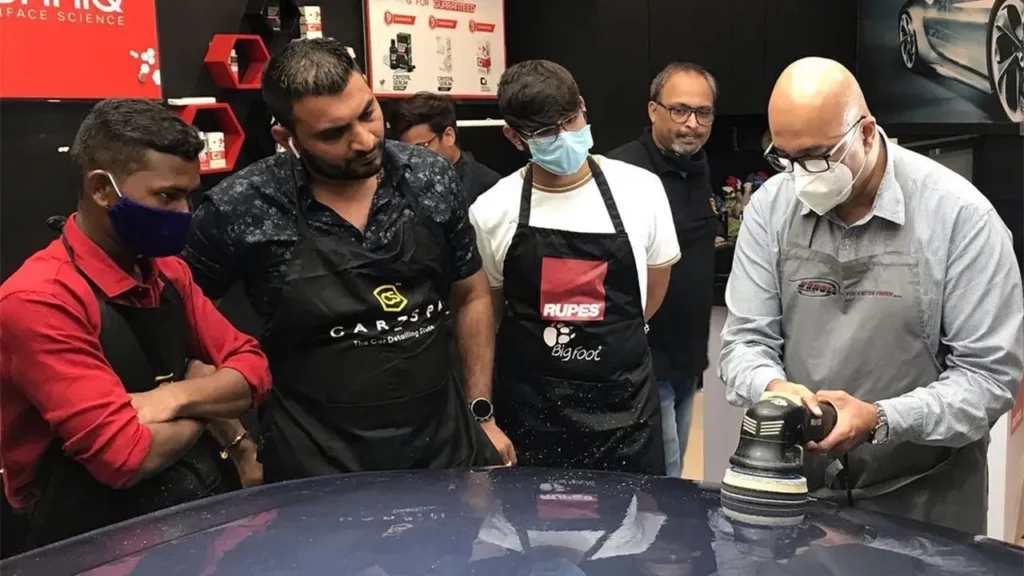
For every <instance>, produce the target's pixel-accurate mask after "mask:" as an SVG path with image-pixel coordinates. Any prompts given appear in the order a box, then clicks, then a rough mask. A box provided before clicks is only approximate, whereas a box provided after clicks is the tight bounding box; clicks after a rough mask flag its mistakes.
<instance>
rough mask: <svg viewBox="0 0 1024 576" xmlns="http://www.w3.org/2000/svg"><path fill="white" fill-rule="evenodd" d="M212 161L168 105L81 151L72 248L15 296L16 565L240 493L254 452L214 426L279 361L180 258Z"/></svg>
mask: <svg viewBox="0 0 1024 576" xmlns="http://www.w3.org/2000/svg"><path fill="white" fill-rule="evenodd" d="M117 126H132V127H133V128H132V132H131V133H130V134H120V133H117V132H116V128H114V129H113V130H114V131H112V128H111V127H117ZM157 148H159V152H158V151H156V149H157ZM201 149H202V143H201V141H200V139H199V137H198V135H197V134H196V133H195V130H194V129H193V128H191V127H190V126H188V125H187V124H185V123H184V122H182V121H181V120H180V119H178V118H177V117H176V116H175V115H174V114H173V113H172V112H170V111H167V110H165V109H163V108H162V107H161V106H160V105H159V104H156V103H152V102H148V101H141V100H122V101H116V100H115V101H104V102H101V103H100V104H98V105H97V106H96V107H95V108H94V109H93V111H92V112H91V113H90V114H89V116H88V117H87V118H86V120H85V121H84V122H83V124H82V128H81V130H80V132H79V135H78V137H77V138H76V141H75V145H74V147H73V148H72V155H73V156H74V158H75V161H76V164H77V165H78V167H79V168H80V169H82V170H83V183H84V191H83V193H82V194H81V196H80V199H79V205H78V212H77V213H76V214H75V215H73V216H72V217H71V218H70V219H68V220H67V221H66V223H65V220H64V219H63V218H55V219H51V221H50V222H48V223H50V225H51V226H52V227H54V228H55V229H57V230H59V231H60V232H61V236H60V238H59V239H58V240H56V241H54V242H53V243H52V244H51V245H50V246H49V247H47V248H45V249H44V250H42V251H40V252H37V253H36V254H35V255H33V256H32V257H31V258H30V259H29V260H28V261H27V262H26V263H25V264H24V265H23V266H22V267H21V268H20V269H19V270H18V271H17V272H15V273H14V274H13V275H12V276H11V278H9V279H8V280H7V281H6V282H5V283H4V284H3V286H2V288H0V318H2V320H3V326H4V329H3V332H2V334H0V342H2V345H3V346H2V347H3V356H4V363H3V368H2V370H0V385H2V388H3V394H4V403H5V404H4V412H3V415H2V428H3V430H2V431H3V435H4V444H3V447H2V450H3V461H4V465H5V466H4V484H5V486H4V488H5V492H6V495H7V496H8V497H9V498H10V500H11V503H12V504H14V505H15V507H16V508H15V510H14V512H13V513H14V514H15V515H17V516H18V517H19V518H18V520H19V521H20V525H21V527H22V529H23V533H22V534H20V535H19V536H18V537H17V539H16V540H17V541H16V543H15V544H14V546H15V550H4V553H5V555H6V554H10V553H11V552H14V551H17V550H22V551H23V550H30V549H33V548H37V547H40V546H44V545H46V544H50V543H53V542H56V541H59V540H63V539H65V538H69V537H72V536H75V535H78V534H82V533H84V532H88V531H90V530H94V529H97V528H101V527H104V526H107V525H110V524H113V523H116V522H120V521H123V520H127V519H129V518H133V517H136V516H140V515H143V514H147V513H149V512H153V511H156V510H160V509H163V508H167V507H170V506H175V505H177V504H182V503H185V502H190V501H193V500H197V499H199V498H203V497H206V496H210V495H213V494H219V493H223V492H226V491H228V490H233V489H236V488H239V487H240V485H241V484H240V479H239V473H238V471H236V468H235V458H234V455H233V454H232V453H233V452H234V450H235V449H236V448H237V446H238V444H239V443H240V442H241V441H242V439H243V438H244V437H239V438H238V439H237V440H235V439H233V438H228V439H226V440H225V439H221V440H220V441H218V437H217V436H218V435H217V434H215V433H213V432H210V431H207V427H206V423H205V422H204V420H205V419H210V418H226V417H237V416H239V415H241V413H242V412H243V411H245V410H246V409H247V408H248V407H249V406H250V405H251V404H252V403H253V400H254V399H257V400H258V398H259V396H258V395H259V394H261V393H263V392H265V391H266V389H267V388H269V385H270V379H269V370H268V367H267V362H266V358H265V357H264V356H263V355H262V353H260V352H259V350H258V348H257V345H256V342H255V340H253V339H252V338H249V337H247V336H244V335H242V334H240V333H238V332H237V331H235V330H234V329H233V328H232V327H231V325H230V324H229V323H228V322H227V321H226V320H225V319H224V318H223V317H222V316H220V315H219V314H218V313H217V312H216V308H214V306H213V304H212V303H211V302H210V301H209V300H207V299H205V297H204V296H203V295H202V293H201V292H200V291H199V289H198V287H196V286H195V284H194V283H192V282H191V278H190V277H189V275H188V269H187V267H186V266H185V264H184V263H183V262H182V261H181V260H179V259H177V258H174V257H167V256H170V255H172V254H176V253H177V252H179V251H180V250H181V249H182V247H183V245H184V242H185V239H186V238H187V233H188V225H189V213H188V203H187V195H188V193H189V192H190V191H191V190H192V189H194V188H195V187H198V185H199V169H198V166H199V165H198V155H199V152H200V150H201ZM111 152H116V154H117V155H115V156H114V157H115V158H120V159H122V162H123V164H117V163H114V164H113V165H111V164H108V162H109V160H108V158H109V157H108V156H106V155H105V154H107V153H111ZM119 181H120V183H118V182H119ZM196 360H199V361H201V362H196ZM210 364H212V365H214V366H216V367H220V369H216V368H212V371H213V373H212V374H206V371H205V370H203V372H204V374H205V375H202V376H200V375H198V374H196V371H197V370H198V367H201V366H206V365H210ZM250 382H251V384H250ZM229 458H230V459H229ZM7 526H9V524H7V523H6V522H5V529H6V527H7Z"/></svg>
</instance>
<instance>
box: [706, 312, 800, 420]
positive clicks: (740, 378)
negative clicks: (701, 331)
mask: <svg viewBox="0 0 1024 576" xmlns="http://www.w3.org/2000/svg"><path fill="white" fill-rule="evenodd" d="M774 323H775V322H774V321H769V320H762V319H757V318H752V317H740V316H736V315H733V314H730V315H729V318H728V319H727V320H726V322H725V327H724V329H723V330H722V353H721V355H720V356H719V359H718V375H719V378H720V379H721V380H722V382H723V383H725V398H726V400H727V401H728V402H729V403H730V404H732V405H733V406H745V405H749V404H753V403H754V402H757V401H758V400H760V399H761V395H762V394H764V392H765V389H767V388H768V384H769V383H771V382H772V381H773V380H785V379H786V372H785V370H784V369H783V367H782V359H781V358H780V356H779V353H778V352H777V350H780V349H781V348H782V337H781V336H780V335H778V334H777V333H776V332H775V331H774V330H773V329H772V327H771V325H772V324H774Z"/></svg>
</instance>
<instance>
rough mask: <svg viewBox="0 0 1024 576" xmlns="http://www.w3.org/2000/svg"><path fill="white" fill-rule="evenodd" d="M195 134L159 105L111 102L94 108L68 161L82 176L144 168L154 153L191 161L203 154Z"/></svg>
mask: <svg viewBox="0 0 1024 576" xmlns="http://www.w3.org/2000/svg"><path fill="white" fill-rule="evenodd" d="M203 145H204V144H203V141H202V139H201V138H199V131H198V130H196V128H195V127H194V126H190V125H189V124H187V123H186V122H185V121H184V120H182V119H181V118H179V117H178V115H177V114H175V113H174V112H172V111H171V110H170V109H168V108H167V107H165V106H164V105H163V104H160V103H159V102H153V101H151V100H141V99H138V98H112V99H109V100H103V101H102V102H100V103H98V104H96V105H95V106H93V108H92V110H91V111H89V114H88V115H87V116H86V117H85V120H84V121H82V125H81V126H80V127H79V128H78V134H77V135H76V136H75V142H74V144H72V146H71V161H72V162H73V163H74V165H75V168H77V169H78V170H79V171H80V172H81V173H82V174H83V175H85V174H87V173H89V172H91V171H93V170H106V171H108V172H112V173H114V174H117V175H118V176H121V177H125V176H129V175H131V174H133V173H135V172H136V171H137V170H139V169H140V168H142V167H143V166H145V164H146V152H148V151H150V150H155V151H156V152H163V153H164V154H171V155H174V156H177V157H179V158H182V159H184V160H189V161H193V160H196V159H198V158H199V153H200V152H202V151H203Z"/></svg>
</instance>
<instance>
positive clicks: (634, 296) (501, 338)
mask: <svg viewBox="0 0 1024 576" xmlns="http://www.w3.org/2000/svg"><path fill="white" fill-rule="evenodd" d="M588 162H589V163H590V169H591V171H592V172H593V175H594V181H595V183H596V184H597V187H598V189H599V190H600V192H601V197H602V199H603V200H604V204H605V207H606V208H607V210H608V215H609V217H610V218H611V221H612V224H613V226H614V232H611V233H581V232H568V231H564V230H553V229H547V228H535V227H531V226H530V225H529V222H530V210H531V206H530V204H531V199H532V196H533V172H532V167H528V168H527V170H526V174H525V177H524V180H523V189H522V196H521V200H520V209H519V222H518V226H517V228H516V232H515V235H514V236H513V238H512V242H511V244H510V246H509V249H508V253H507V255H506V256H505V262H504V278H505V284H504V292H505V301H506V303H505V315H504V317H503V319H502V321H501V325H500V327H499V329H498V338H497V350H496V364H497V383H496V384H495V391H494V401H495V418H496V419H497V423H498V426H499V427H501V429H502V430H503V431H504V432H505V433H506V434H507V435H508V436H509V439H510V440H512V444H513V446H515V449H516V456H517V458H518V461H519V464H520V465H526V466H548V467H560V468H580V469H598V470H616V471H624V472H637V473H647V474H659V475H660V474H664V473H665V454H664V451H663V448H662V446H663V445H662V438H661V412H660V408H659V401H658V388H657V385H656V384H655V380H654V372H653V369H652V366H651V355H650V351H649V349H648V346H647V334H646V324H645V322H644V310H643V303H642V299H641V296H640V285H639V282H638V280H637V271H636V263H635V259H634V257H633V250H632V247H631V245H630V242H629V237H628V236H627V235H626V231H625V229H624V228H623V225H622V219H621V218H620V216H619V211H618V208H617V207H616V205H615V200H614V198H613V197H612V194H611V190H610V189H609V187H608V182H607V180H606V179H605V177H604V173H603V172H602V171H601V167H600V166H599V165H598V163H597V162H596V161H595V160H594V159H593V158H590V159H588Z"/></svg>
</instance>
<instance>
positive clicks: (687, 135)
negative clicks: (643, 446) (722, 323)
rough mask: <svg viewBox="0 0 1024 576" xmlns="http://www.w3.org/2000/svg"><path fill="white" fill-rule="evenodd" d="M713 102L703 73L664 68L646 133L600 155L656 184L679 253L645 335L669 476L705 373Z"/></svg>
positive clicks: (711, 82) (678, 467)
mask: <svg viewBox="0 0 1024 576" xmlns="http://www.w3.org/2000/svg"><path fill="white" fill-rule="evenodd" d="M717 96H718V84H717V83H716V82H715V78H714V77H713V76H712V75H711V74H710V73H708V71H707V70H705V69H704V68H702V67H700V66H698V65H697V64H693V63H689V62H684V63H678V62H677V63H672V64H669V65H668V66H666V67H665V68H664V69H663V70H662V71H661V72H660V73H659V74H658V75H657V76H656V77H655V78H654V81H653V82H651V92H650V101H649V102H648V103H647V114H648V116H649V117H650V119H651V127H650V128H647V129H645V130H644V132H643V134H641V135H640V137H639V138H638V139H636V140H634V141H632V142H629V143H628V144H625V145H623V146H621V147H619V148H617V149H615V150H613V151H612V152H611V153H609V154H608V157H609V158H615V159H617V160H622V161H624V162H628V163H630V164H633V165H635V166H639V167H641V168H646V169H647V170H650V171H651V172H654V173H655V174H657V175H658V176H659V177H660V178H661V181H662V183H663V184H664V186H665V192H666V193H667V195H668V201H669V205H670V206H671V209H672V219H673V221H674V222H675V227H676V235H677V236H678V237H679V247H680V249H681V251H682V257H681V258H680V259H679V261H678V262H677V263H676V264H675V265H674V266H673V267H672V276H671V281H670V282H669V287H668V294H666V295H665V302H664V303H663V304H662V306H661V309H660V310H658V312H657V314H655V316H654V317H653V318H652V319H651V321H650V333H649V334H648V335H647V336H648V341H649V343H650V346H651V353H652V354H653V356H654V370H655V373H656V374H657V377H658V381H659V386H660V392H661V414H662V419H663V425H662V430H663V433H664V440H665V466H666V469H667V471H668V474H669V475H670V476H675V477H679V476H680V475H681V474H682V468H683V452H684V451H685V450H686V441H687V437H688V435H689V431H690V414H691V411H692V407H693V396H694V393H695V392H696V391H697V389H699V388H700V387H701V385H702V380H701V377H702V374H703V373H704V369H705V368H707V366H708V328H709V323H710V320H711V302H712V297H713V285H714V280H713V277H714V250H715V233H716V226H717V221H716V219H715V213H714V211H713V209H712V203H713V200H712V188H711V177H710V171H709V169H708V162H707V155H706V154H705V153H704V150H703V147H704V144H705V143H706V142H707V141H708V137H709V136H710V135H711V125H712V123H713V122H714V120H715V100H716V98H717Z"/></svg>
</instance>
